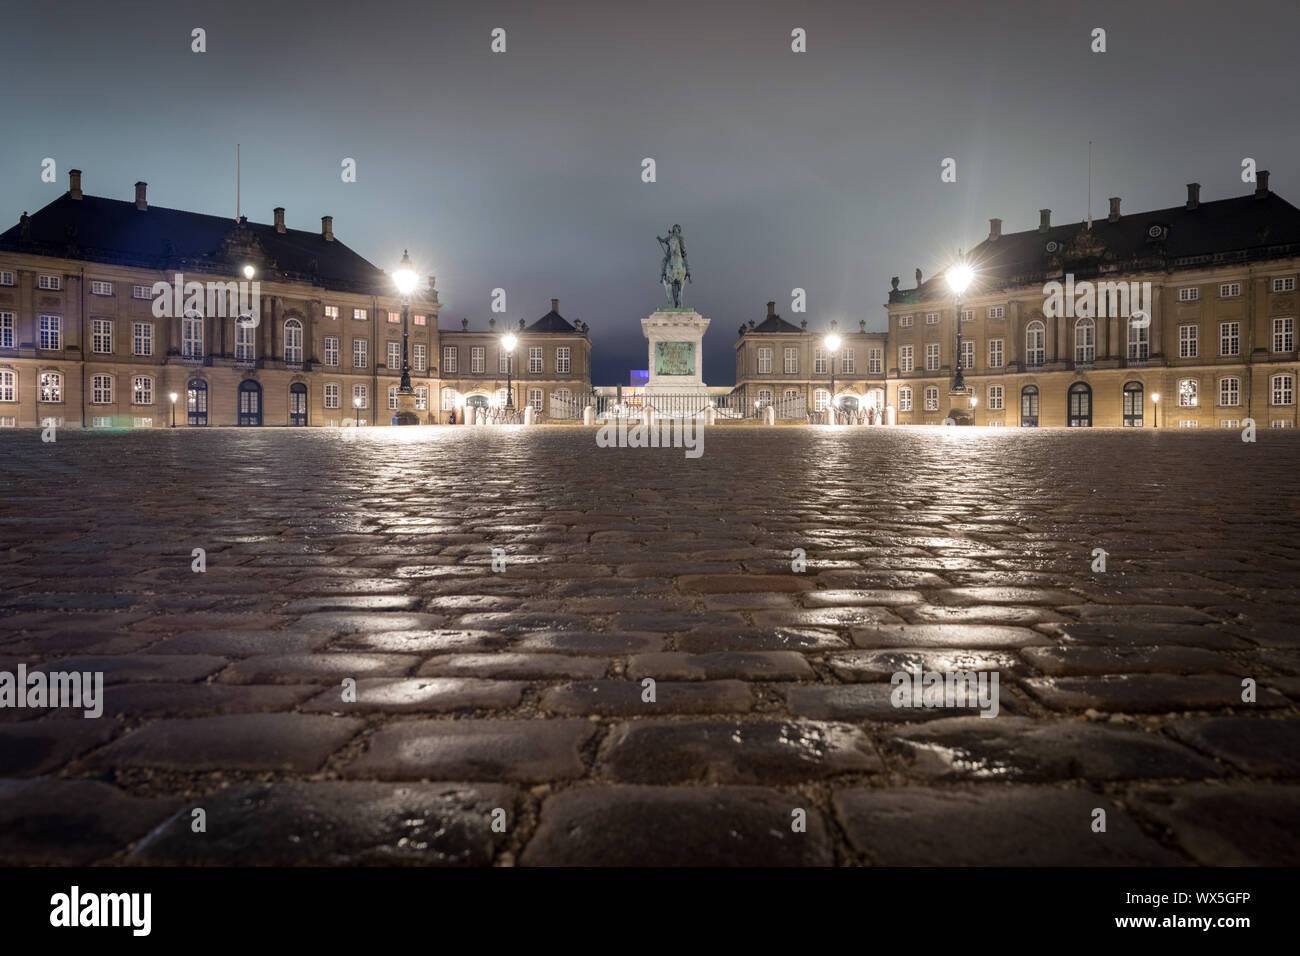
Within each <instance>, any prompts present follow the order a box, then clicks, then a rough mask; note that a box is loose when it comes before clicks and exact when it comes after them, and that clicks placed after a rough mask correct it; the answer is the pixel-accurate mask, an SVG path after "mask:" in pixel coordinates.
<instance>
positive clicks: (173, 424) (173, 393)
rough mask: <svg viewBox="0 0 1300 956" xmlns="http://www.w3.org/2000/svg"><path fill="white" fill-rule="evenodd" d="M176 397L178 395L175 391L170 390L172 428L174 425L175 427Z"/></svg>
mask: <svg viewBox="0 0 1300 956" xmlns="http://www.w3.org/2000/svg"><path fill="white" fill-rule="evenodd" d="M178 397H179V396H178V395H177V394H176V393H175V392H172V394H171V399H172V428H175V427H176V399H177V398H178Z"/></svg>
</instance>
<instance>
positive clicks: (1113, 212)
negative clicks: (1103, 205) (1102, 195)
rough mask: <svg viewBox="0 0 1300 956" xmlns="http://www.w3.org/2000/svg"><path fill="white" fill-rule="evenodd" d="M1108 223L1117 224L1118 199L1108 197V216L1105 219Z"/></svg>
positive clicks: (1116, 197)
mask: <svg viewBox="0 0 1300 956" xmlns="http://www.w3.org/2000/svg"><path fill="white" fill-rule="evenodd" d="M1107 219H1108V220H1109V221H1110V222H1119V197H1118V196H1111V197H1110V215H1109V216H1108V217H1107Z"/></svg>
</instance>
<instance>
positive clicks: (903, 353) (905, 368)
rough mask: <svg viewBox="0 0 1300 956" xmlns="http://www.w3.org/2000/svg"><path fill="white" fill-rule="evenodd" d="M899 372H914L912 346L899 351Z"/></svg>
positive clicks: (905, 346) (906, 346) (902, 347)
mask: <svg viewBox="0 0 1300 956" xmlns="http://www.w3.org/2000/svg"><path fill="white" fill-rule="evenodd" d="M898 370H899V372H910V371H912V346H910V345H903V346H900V347H899V349H898Z"/></svg>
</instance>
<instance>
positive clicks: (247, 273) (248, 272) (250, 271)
mask: <svg viewBox="0 0 1300 956" xmlns="http://www.w3.org/2000/svg"><path fill="white" fill-rule="evenodd" d="M255 275H257V270H256V269H254V268H253V267H252V266H251V265H247V266H244V278H245V279H252V278H253V276H255Z"/></svg>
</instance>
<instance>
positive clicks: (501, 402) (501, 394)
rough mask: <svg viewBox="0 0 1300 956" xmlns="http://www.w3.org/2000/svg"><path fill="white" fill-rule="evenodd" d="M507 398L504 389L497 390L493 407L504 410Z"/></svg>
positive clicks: (508, 396)
mask: <svg viewBox="0 0 1300 956" xmlns="http://www.w3.org/2000/svg"><path fill="white" fill-rule="evenodd" d="M509 398H510V395H509V393H507V392H506V390H505V389H504V388H498V389H497V397H496V406H495V407H497V408H505V407H506V401H507V399H509Z"/></svg>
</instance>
